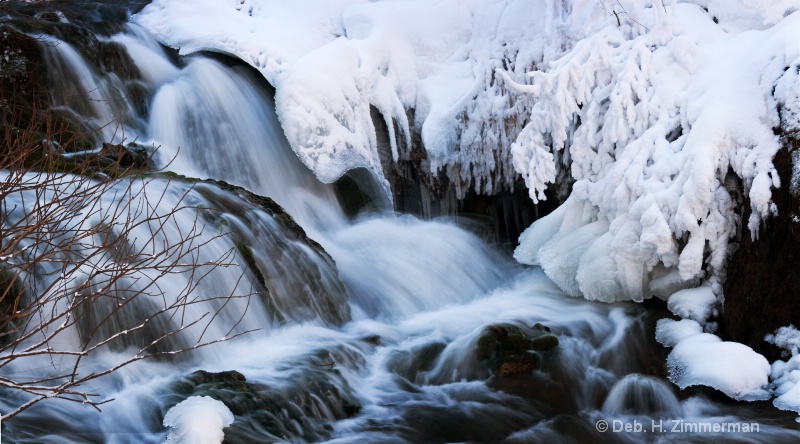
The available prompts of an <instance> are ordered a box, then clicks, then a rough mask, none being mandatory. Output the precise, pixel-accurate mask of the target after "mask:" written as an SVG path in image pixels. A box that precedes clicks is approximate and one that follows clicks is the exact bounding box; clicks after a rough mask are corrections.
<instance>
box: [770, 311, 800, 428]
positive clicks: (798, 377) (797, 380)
mask: <svg viewBox="0 0 800 444" xmlns="http://www.w3.org/2000/svg"><path fill="white" fill-rule="evenodd" d="M766 340H767V342H770V343H772V344H775V345H777V346H778V347H780V348H782V349H784V350H786V352H787V353H789V354H790V356H789V358H788V359H787V360H785V361H781V360H777V361H775V362H773V363H772V373H771V375H770V378H771V379H772V386H773V389H774V391H775V395H776V396H777V397H776V398H775V399H774V400H773V401H772V403H773V404H775V407H778V408H779V409H782V410H791V411H795V412H798V413H800V331H798V330H797V329H796V328H795V327H794V326H793V325H790V326H788V327H781V328H779V329H778V331H777V332H775V334H773V335H768V336H767V337H766ZM798 422H800V418H798Z"/></svg>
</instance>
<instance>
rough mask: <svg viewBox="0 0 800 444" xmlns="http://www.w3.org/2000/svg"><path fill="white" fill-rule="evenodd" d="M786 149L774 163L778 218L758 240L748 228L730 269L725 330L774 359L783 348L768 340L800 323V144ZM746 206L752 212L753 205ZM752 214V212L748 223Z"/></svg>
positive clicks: (787, 144)
mask: <svg viewBox="0 0 800 444" xmlns="http://www.w3.org/2000/svg"><path fill="white" fill-rule="evenodd" d="M784 147H785V149H782V150H780V151H779V152H778V153H777V155H776V156H775V159H774V164H775V168H776V169H777V170H778V174H779V175H780V178H781V184H782V186H781V188H779V189H775V190H773V191H772V200H773V202H775V204H776V205H777V206H778V215H777V216H774V217H771V218H769V219H767V221H766V222H765V223H764V224H763V225H762V226H761V228H760V230H759V233H758V238H757V239H753V238H752V236H751V235H750V233H749V232H747V230H744V231H745V232H744V233H743V234H742V239H741V244H740V245H739V248H738V249H737V250H736V251H735V252H734V253H733V255H732V256H731V258H730V262H729V264H728V268H727V270H728V271H727V279H726V281H725V285H724V294H725V304H724V307H723V315H722V322H721V329H720V330H721V331H720V333H722V334H723V335H725V336H727V337H726V339H730V340H733V341H738V342H741V343H743V344H746V345H748V346H750V347H752V348H753V349H754V350H755V351H757V352H759V353H762V354H764V356H765V357H766V358H767V359H769V360H770V361H773V360H775V359H776V358H778V357H779V356H780V350H779V349H778V348H777V347H775V346H773V345H771V344H768V343H766V342H765V341H764V336H765V335H767V334H768V333H774V332H775V330H776V329H778V328H779V327H782V326H787V325H789V324H794V325H795V326H798V325H800V297H798V288H800V273H798V272H797V264H798V261H800V195H796V194H793V193H792V191H791V188H793V187H792V186H790V184H791V178H792V163H793V162H792V156H793V153H797V152H798V151H797V150H798V148H800V140H798V139H789V138H787V139H785V142H784ZM743 207H744V208H750V203H749V202H745V204H744V205H743ZM748 216H749V212H748V213H746V214H744V215H743V216H742V220H747V218H748Z"/></svg>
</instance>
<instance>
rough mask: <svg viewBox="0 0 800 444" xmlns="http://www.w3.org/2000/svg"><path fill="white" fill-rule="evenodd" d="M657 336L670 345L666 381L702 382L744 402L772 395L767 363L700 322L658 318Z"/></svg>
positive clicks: (661, 341)
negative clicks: (706, 330) (708, 331)
mask: <svg viewBox="0 0 800 444" xmlns="http://www.w3.org/2000/svg"><path fill="white" fill-rule="evenodd" d="M656 339H657V340H658V341H659V342H660V343H661V344H663V345H664V346H667V347H673V349H672V352H670V354H669V356H668V357H667V369H668V370H669V380H670V381H672V382H673V383H674V384H676V385H677V386H678V387H680V388H681V389H684V388H686V387H690V386H693V385H704V386H708V387H713V388H715V389H717V390H719V391H721V392H723V393H725V394H726V395H728V396H730V397H731V398H733V399H737V400H743V401H759V400H765V399H770V398H771V397H772V394H771V393H770V391H769V375H770V371H771V368H770V365H769V362H767V360H766V359H765V358H764V357H763V356H761V355H760V354H758V353H756V352H754V351H753V349H751V348H750V347H747V346H746V345H743V344H739V343H738V342H724V341H722V340H721V339H720V338H718V337H717V336H714V335H712V334H710V333H703V330H702V327H701V326H700V324H698V323H697V322H696V321H693V320H689V319H684V320H681V321H673V320H671V319H662V320H660V321H658V325H657V326H656Z"/></svg>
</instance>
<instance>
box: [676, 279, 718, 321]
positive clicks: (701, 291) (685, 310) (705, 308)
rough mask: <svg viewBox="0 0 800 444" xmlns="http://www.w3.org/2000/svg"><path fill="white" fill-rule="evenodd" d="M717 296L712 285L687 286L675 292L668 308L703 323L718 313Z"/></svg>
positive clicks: (682, 316)
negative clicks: (716, 308)
mask: <svg viewBox="0 0 800 444" xmlns="http://www.w3.org/2000/svg"><path fill="white" fill-rule="evenodd" d="M716 302H717V297H716V295H715V294H714V291H713V290H712V289H711V287H710V286H702V287H698V288H687V289H685V290H680V291H678V292H675V293H674V294H673V295H672V296H670V298H669V301H667V308H669V311H671V312H672V313H674V314H676V315H678V316H680V317H681V318H683V319H691V320H693V321H697V322H699V323H701V324H705V323H706V321H707V320H708V319H709V318H710V317H711V316H712V315H715V314H716V310H715V309H714V305H715V304H716Z"/></svg>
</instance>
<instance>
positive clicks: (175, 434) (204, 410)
mask: <svg viewBox="0 0 800 444" xmlns="http://www.w3.org/2000/svg"><path fill="white" fill-rule="evenodd" d="M232 423H233V413H231V411H230V410H229V409H228V407H226V406H225V404H223V403H222V402H221V401H217V400H216V399H214V398H211V397H209V396H191V397H189V398H187V399H186V400H184V401H182V402H180V403H178V404H177V405H175V406H174V407H172V408H171V409H169V411H168V412H167V414H166V415H165V416H164V427H170V428H171V430H170V432H169V434H168V435H167V438H166V440H165V441H164V442H165V443H170V444H219V443H221V442H222V440H223V439H225V433H224V432H223V431H222V429H223V428H225V427H227V426H229V425H231V424H232Z"/></svg>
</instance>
